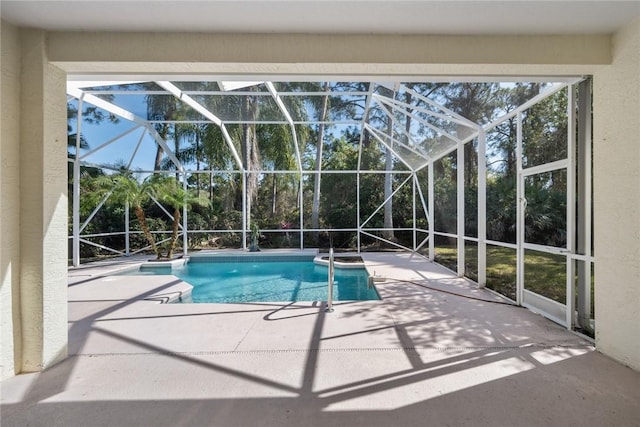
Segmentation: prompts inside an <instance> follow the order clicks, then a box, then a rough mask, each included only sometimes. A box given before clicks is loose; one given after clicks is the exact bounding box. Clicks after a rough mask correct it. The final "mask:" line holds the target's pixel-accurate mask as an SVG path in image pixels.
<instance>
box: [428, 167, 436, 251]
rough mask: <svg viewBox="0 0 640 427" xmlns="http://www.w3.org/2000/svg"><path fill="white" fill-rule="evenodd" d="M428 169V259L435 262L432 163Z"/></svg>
mask: <svg viewBox="0 0 640 427" xmlns="http://www.w3.org/2000/svg"><path fill="white" fill-rule="evenodd" d="M428 168H429V169H427V181H428V182H427V186H428V187H429V189H428V190H429V194H428V196H427V197H428V199H429V200H428V201H427V204H428V206H427V207H428V208H429V259H430V260H431V261H435V259H436V241H435V238H436V236H435V235H434V233H435V231H436V227H435V224H434V221H435V215H434V211H435V194H434V188H435V183H434V182H433V175H434V173H433V162H432V161H430V162H429V166H428Z"/></svg>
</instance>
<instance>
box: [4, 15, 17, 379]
mask: <svg viewBox="0 0 640 427" xmlns="http://www.w3.org/2000/svg"><path fill="white" fill-rule="evenodd" d="M0 25H1V32H2V35H1V40H2V73H1V74H0V93H2V96H1V103H2V108H1V111H0V132H1V133H0V159H1V160H0V236H1V237H0V278H1V280H2V282H1V283H2V285H1V287H0V328H1V329H0V342H2V345H0V352H1V357H2V359H1V362H0V363H1V364H2V372H1V373H0V378H7V377H9V376H12V375H14V374H15V373H16V372H18V371H19V370H20V368H19V367H20V365H21V363H22V362H21V354H22V348H21V335H20V292H19V291H20V288H19V283H20V212H19V208H20V187H19V183H20V179H19V176H20V168H19V161H20V144H18V143H17V142H18V141H19V140H20V42H19V34H18V30H17V29H16V28H15V27H14V26H12V25H9V24H7V23H5V22H2V23H0ZM16 366H17V367H18V368H17V369H16Z"/></svg>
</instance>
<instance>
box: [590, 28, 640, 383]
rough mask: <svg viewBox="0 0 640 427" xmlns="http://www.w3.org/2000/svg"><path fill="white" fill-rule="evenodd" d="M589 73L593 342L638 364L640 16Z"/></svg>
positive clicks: (626, 361) (634, 365) (637, 366)
mask: <svg viewBox="0 0 640 427" xmlns="http://www.w3.org/2000/svg"><path fill="white" fill-rule="evenodd" d="M612 46H613V54H612V61H611V66H607V67H605V68H603V69H602V70H600V71H598V72H597V73H596V74H595V75H594V77H593V111H594V114H593V120H594V121H593V156H594V158H593V167H594V170H593V177H594V181H593V186H594V188H593V200H594V238H595V240H594V243H595V262H596V264H595V275H596V279H595V280H596V281H595V310H596V313H595V316H596V317H595V318H596V346H597V348H598V350H599V351H601V352H602V353H604V354H606V355H607V356H610V357H612V358H614V359H616V360H618V361H620V362H622V363H624V364H625V365H628V366H631V367H632V368H633V369H636V370H640V340H638V339H635V338H636V337H638V336H640V310H638V308H639V307H640V286H638V277H640V263H639V262H638V256H639V255H640V237H639V236H640V220H638V218H640V168H638V165H640V145H639V144H638V135H640V121H639V120H638V111H640V18H637V19H635V20H634V21H632V22H631V23H629V24H628V25H627V26H626V27H624V28H623V29H622V30H620V31H618V32H617V33H616V34H614V36H613V38H612Z"/></svg>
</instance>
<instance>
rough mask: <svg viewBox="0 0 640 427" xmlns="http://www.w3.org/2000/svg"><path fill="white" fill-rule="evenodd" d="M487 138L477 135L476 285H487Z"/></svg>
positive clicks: (483, 135)
mask: <svg viewBox="0 0 640 427" xmlns="http://www.w3.org/2000/svg"><path fill="white" fill-rule="evenodd" d="M486 152H487V137H486V134H485V132H484V130H482V129H480V132H479V133H478V285H480V287H485V285H486V284H487V156H486Z"/></svg>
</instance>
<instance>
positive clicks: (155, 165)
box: [153, 124, 169, 171]
mask: <svg viewBox="0 0 640 427" xmlns="http://www.w3.org/2000/svg"><path fill="white" fill-rule="evenodd" d="M168 133H169V125H168V124H164V125H163V126H162V131H161V132H160V138H161V139H162V140H163V141H165V142H166V141H167V134H168ZM163 154H164V150H163V149H162V147H161V146H160V144H158V149H157V150H156V159H155V161H154V162H153V170H154V171H159V170H162V155H163Z"/></svg>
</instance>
